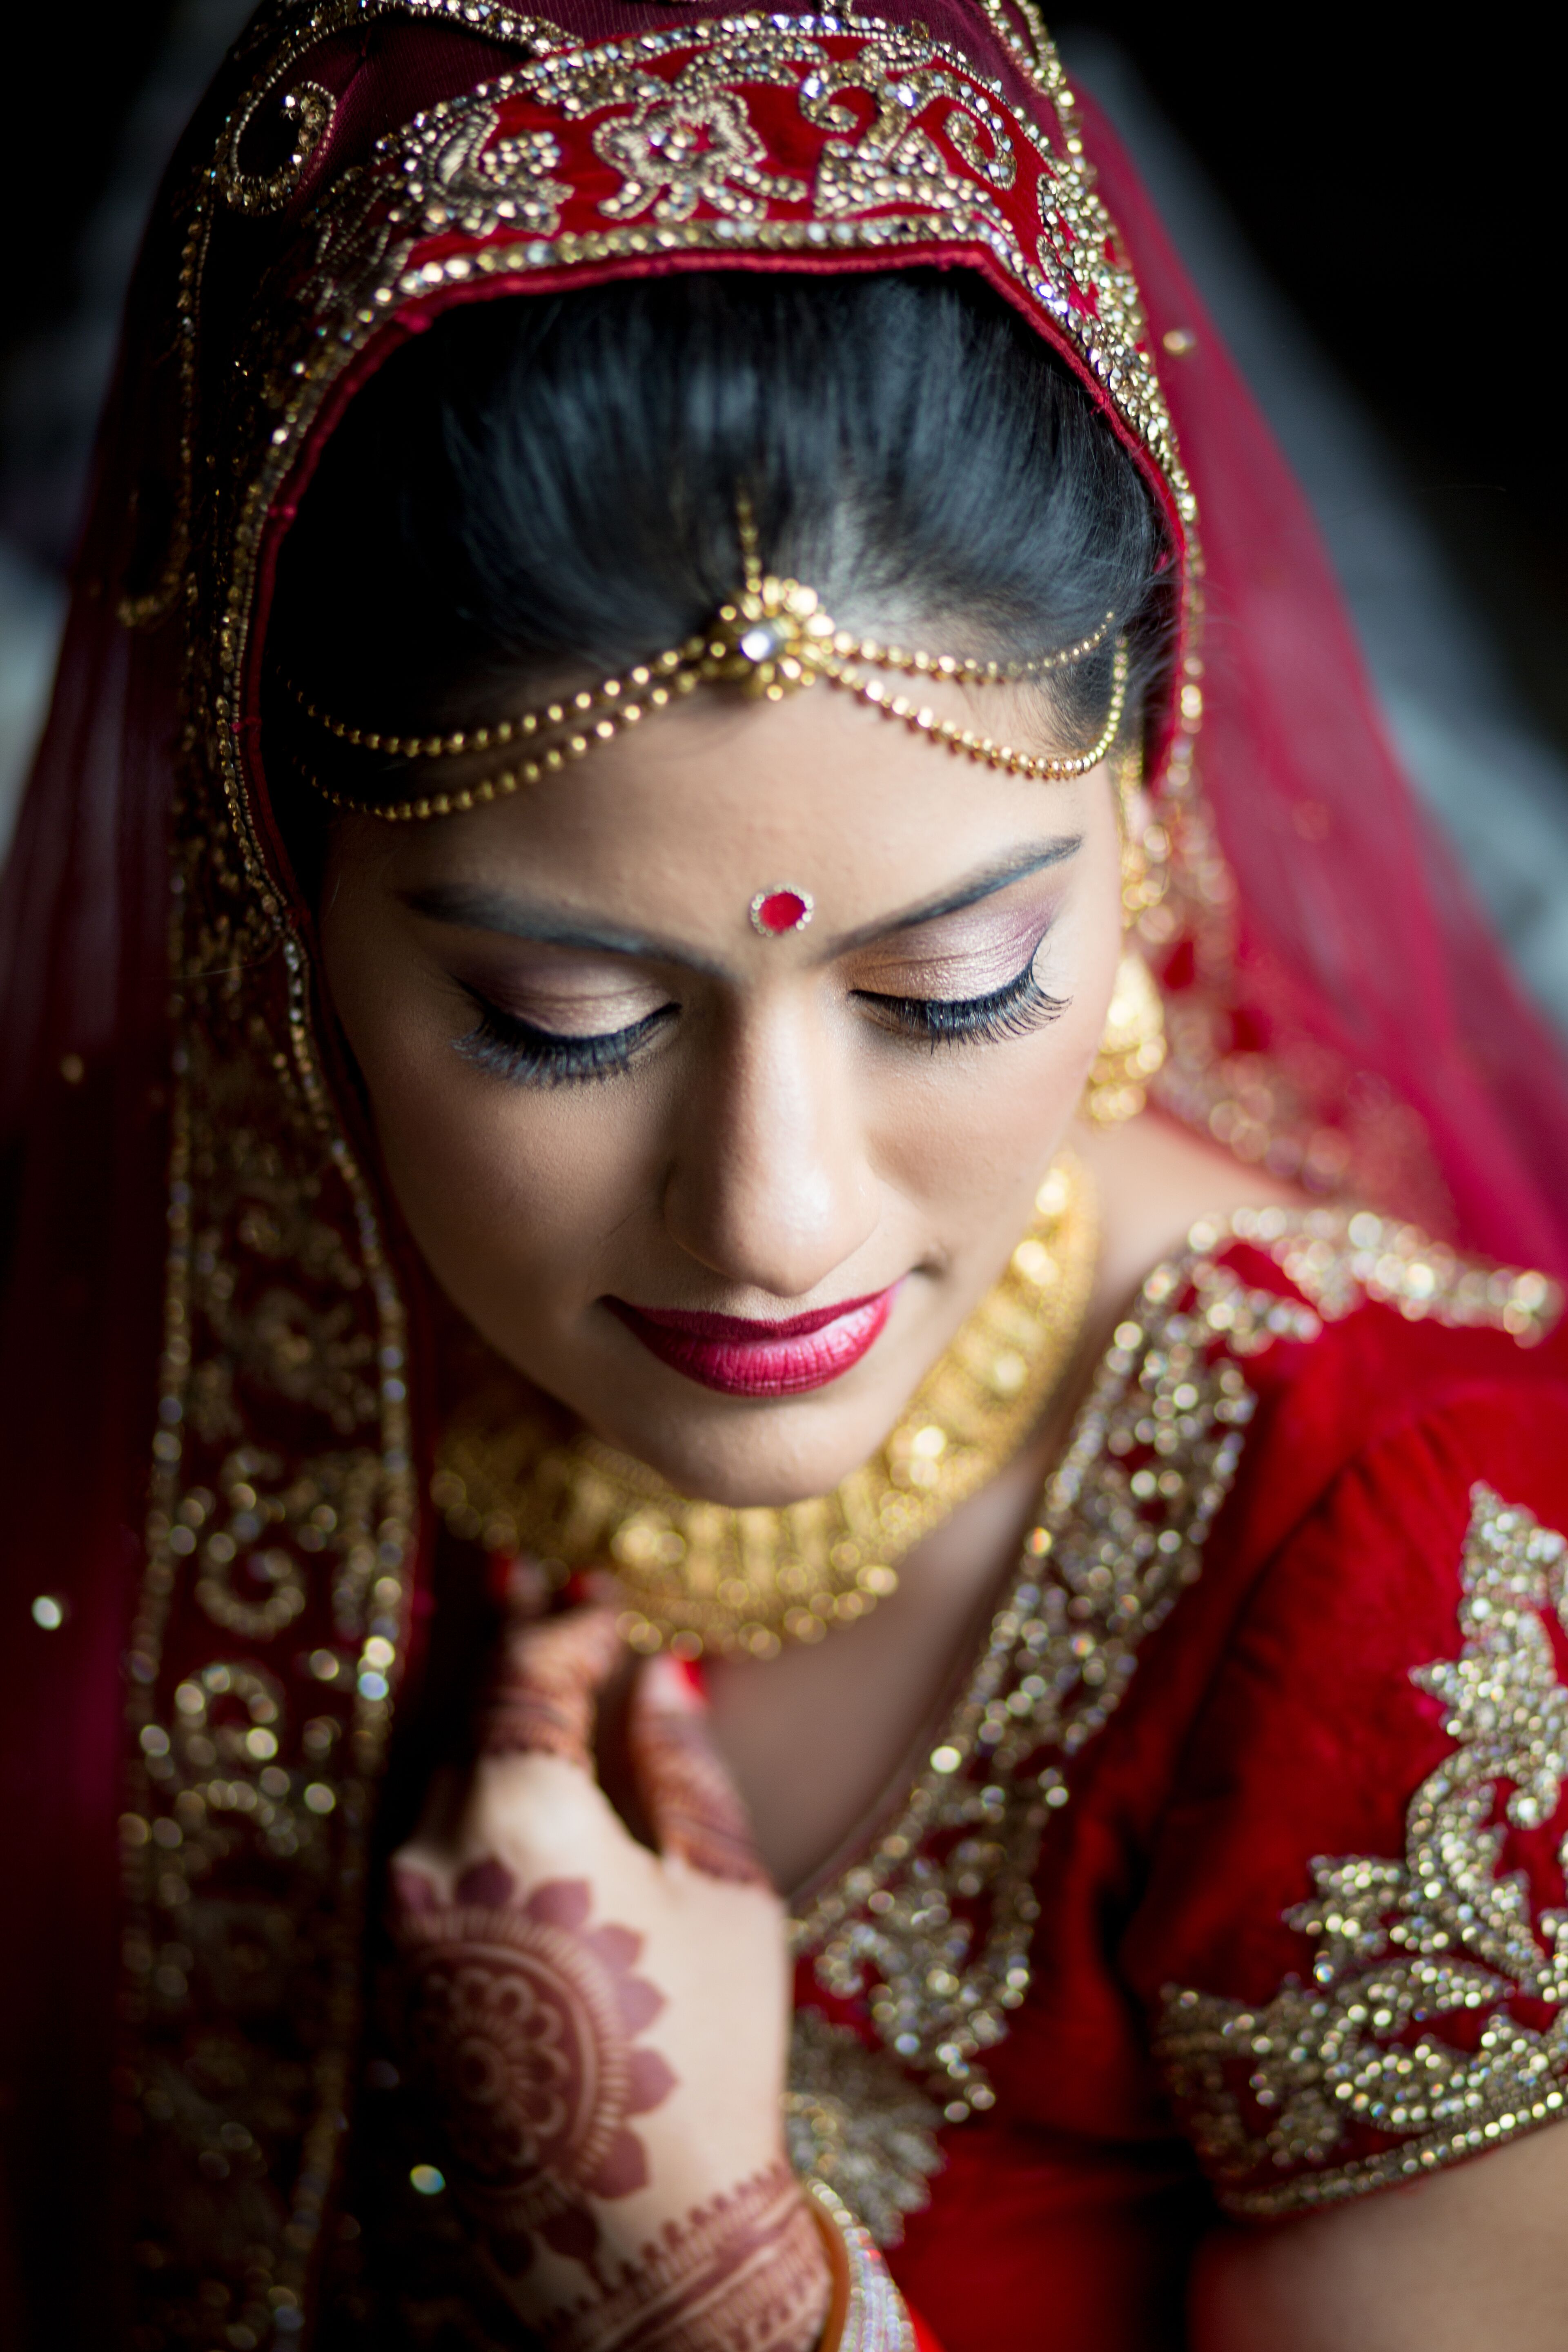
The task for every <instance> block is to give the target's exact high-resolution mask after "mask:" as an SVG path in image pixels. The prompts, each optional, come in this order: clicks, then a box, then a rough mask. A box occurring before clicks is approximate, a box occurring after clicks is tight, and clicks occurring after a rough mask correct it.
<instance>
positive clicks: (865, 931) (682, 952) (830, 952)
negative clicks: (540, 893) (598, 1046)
mask: <svg viewBox="0 0 1568 2352" xmlns="http://www.w3.org/2000/svg"><path fill="white" fill-rule="evenodd" d="M1082 846H1083V835H1081V834H1068V835H1062V836H1061V837H1060V838H1059V839H1058V840H1055V841H1047V842H1038V843H1031V844H1030V845H1028V846H1026V847H1025V848H1022V849H1016V850H1013V851H1010V852H1009V854H1008V855H1007V856H1005V857H1004V858H1001V859H998V860H997V861H996V862H995V863H994V864H993V865H990V866H984V867H983V868H982V869H981V871H980V872H979V873H977V874H973V875H972V876H970V877H969V879H968V880H967V881H964V882H961V883H959V884H957V885H956V887H954V888H952V889H951V890H944V891H942V893H941V894H940V896H938V897H937V898H928V899H923V900H922V901H921V904H920V905H918V906H915V907H906V908H903V909H902V910H901V911H900V913H898V914H895V915H884V916H880V917H879V919H877V921H875V922H873V923H867V924H863V925H862V926H861V928H860V929H858V930H854V931H846V932H843V933H841V934H840V935H839V937H838V938H837V939H834V940H827V941H826V942H825V943H824V945H823V947H822V949H821V950H820V951H819V954H818V956H817V957H816V959H815V960H816V961H819V962H822V963H830V962H831V961H833V960H834V958H835V957H837V956H841V955H846V954H847V953H849V952H850V951H851V950H853V949H856V948H863V947H869V946H871V945H872V944H874V943H875V942H876V941H877V940H885V939H890V938H891V937H892V936H893V935H894V933H895V932H898V931H907V930H912V929H915V928H916V926H917V925H919V924H921V923H934V922H937V921H939V920H940V919H941V918H942V916H943V915H957V914H961V913H962V912H963V909H964V908H966V907H973V906H978V905H979V903H980V902H981V900H982V899H984V898H993V897H994V895H995V893H996V892H997V891H998V890H1005V889H1006V887H1008V885H1009V883H1013V882H1021V881H1023V880H1024V878H1025V877H1026V876H1027V875H1030V874H1039V873H1043V872H1044V871H1045V870H1046V868H1047V867H1048V866H1059V865H1061V864H1063V863H1064V861H1065V860H1066V859H1068V858H1069V857H1071V856H1075V855H1076V854H1077V852H1078V851H1079V849H1080V848H1081V847H1082ZM401 895H402V898H403V903H404V905H405V907H407V908H410V909H411V910H412V912H413V913H415V914H416V915H423V916H425V917H426V919H428V920H429V921H431V922H433V923H449V924H451V925H453V926H454V927H455V928H457V929H462V930H478V931H497V932H499V933H500V935H501V936H502V937H503V938H505V939H509V940H529V941H530V942H531V943H534V944H537V945H538V946H541V947H556V948H581V949H583V950H586V951H587V952H588V953H590V954H597V955H622V956H635V957H637V958H639V959H641V960H642V961H646V962H652V963H671V964H676V965H679V967H681V968H682V969H683V970H685V971H697V972H702V973H705V974H706V975H707V976H708V977H710V978H711V979H716V980H722V979H724V978H725V977H726V976H727V974H726V968H725V966H724V965H723V964H721V963H719V962H716V961H714V960H713V959H712V958H711V957H710V956H703V955H699V954H696V953H695V952H694V951H693V950H691V949H690V948H688V947H679V946H677V945H675V943H674V942H673V941H671V940H661V939H657V938H655V937H654V936H653V935H652V934H650V933H648V932H646V931H629V930H623V929H621V928H620V927H619V926H618V925H615V924H605V923H597V922H593V921H585V922H577V921H574V920H573V919H572V918H571V917H569V916H564V915H561V914H558V913H555V912H554V911H552V909H550V908H543V907H535V906H530V905H529V903H528V902H527V901H526V900H525V899H522V898H513V897H512V896H511V894H510V891H505V890H490V889H486V888H484V887H480V886H478V885H475V884H473V883H468V882H437V883H432V884H431V885H429V886H428V887H426V888H425V889H423V890H407V891H404V892H403V893H402V894H401Z"/></svg>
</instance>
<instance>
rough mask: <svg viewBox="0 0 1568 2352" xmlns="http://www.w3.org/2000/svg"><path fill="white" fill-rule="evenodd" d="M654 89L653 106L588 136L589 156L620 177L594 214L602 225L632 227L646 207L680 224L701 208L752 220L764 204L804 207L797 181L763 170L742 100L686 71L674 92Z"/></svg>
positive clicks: (659, 85) (646, 103)
mask: <svg viewBox="0 0 1568 2352" xmlns="http://www.w3.org/2000/svg"><path fill="white" fill-rule="evenodd" d="M654 87H655V89H657V90H658V97H657V98H655V97H649V98H646V99H644V100H643V102H642V104H641V105H640V106H639V107H638V108H637V110H636V112H635V113H632V114H627V115H621V116H618V117H617V118H616V120H615V121H611V122H602V123H601V124H600V125H599V128H598V129H597V130H596V131H595V133H594V152H595V154H597V155H601V156H603V158H604V160H605V163H613V164H614V165H615V166H616V170H617V171H619V172H621V173H623V174H624V175H625V181H624V184H623V186H622V187H621V188H620V189H619V190H618V191H617V193H616V194H615V195H613V196H606V197H605V201H604V203H603V204H602V205H600V206H599V210H600V211H601V212H602V213H603V214H604V215H605V219H606V220H636V219H637V215H638V214H639V213H645V212H647V210H648V208H649V206H650V205H651V206H652V208H653V217H654V219H655V220H658V221H686V220H689V219H690V218H691V215H692V214H693V213H694V212H695V211H696V210H697V207H698V205H700V204H709V205H712V207H713V209H714V211H715V212H716V213H721V214H724V215H727V216H728V217H729V218H731V219H744V220H752V219H758V218H760V217H761V216H762V215H763V211H764V210H765V208H766V207H767V205H770V204H786V205H794V204H800V203H802V202H803V201H804V199H805V193H806V192H805V183H804V182H803V181H800V180H790V179H784V178H782V177H781V176H780V175H779V174H777V173H772V172H765V171H763V168H762V166H763V163H764V162H765V161H766V158H767V149H766V147H765V146H764V145H763V142H762V140H761V139H759V138H758V136H757V133H756V132H755V131H753V130H752V125H751V121H750V118H749V117H748V115H747V112H746V103H745V100H744V99H743V98H739V97H734V96H731V95H729V94H727V93H726V92H725V91H723V90H721V89H711V88H710V87H709V77H708V76H707V75H706V74H700V75H696V76H694V75H693V71H692V69H691V68H687V70H686V72H685V73H683V74H681V75H680V76H679V79H677V80H676V81H675V82H674V83H673V84H668V85H667V84H666V83H664V82H655V84H654Z"/></svg>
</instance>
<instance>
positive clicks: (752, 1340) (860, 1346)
mask: <svg viewBox="0 0 1568 2352" xmlns="http://www.w3.org/2000/svg"><path fill="white" fill-rule="evenodd" d="M897 1292H898V1285H897V1283H894V1284H892V1285H891V1286H889V1288H888V1289H887V1290H879V1292H878V1293H877V1295H876V1297H874V1298H856V1299H851V1300H850V1301H849V1302H848V1303H847V1305H846V1306H844V1307H837V1308H835V1309H834V1310H832V1311H831V1313H830V1314H829V1316H828V1317H827V1318H826V1319H824V1318H820V1317H817V1316H813V1315H802V1316H797V1317H796V1318H795V1320H794V1321H793V1322H789V1323H754V1322H751V1321H748V1320H745V1319H742V1318H741V1317H739V1316H734V1315H683V1314H679V1313H677V1312H676V1311H675V1310H674V1309H672V1308H668V1307H628V1306H627V1304H626V1300H625V1299H624V1298H609V1299H606V1300H605V1305H606V1306H607V1307H609V1309H610V1312H611V1313H612V1314H613V1315H615V1316H616V1317H618V1318H619V1319H620V1321H621V1322H623V1323H624V1324H625V1325H626V1329H627V1330H628V1331H629V1332H631V1334H632V1335H633V1337H634V1338H635V1339H640V1340H641V1341H642V1343H643V1346H644V1347H645V1348H646V1349H647V1350H648V1353H649V1354H650V1355H654V1356H657V1357H658V1360H659V1361H660V1363H663V1364H668V1365H669V1366H670V1367H671V1369H672V1370H675V1371H678V1372H684V1374H685V1375H686V1378H687V1379H688V1380H689V1381H698V1382H699V1383H700V1386H702V1387H703V1388H705V1389H717V1390H719V1391H720V1392H721V1395H724V1396H773V1397H777V1396H800V1395H802V1394H804V1393H805V1391H807V1390H808V1389H823V1388H826V1386H827V1384H828V1382H829V1381H837V1380H841V1379H842V1378H843V1376H844V1374H845V1373H846V1372H847V1371H848V1370H850V1369H851V1367H852V1366H853V1365H856V1364H858V1362H859V1360H860V1359H861V1357H862V1356H863V1355H865V1354H866V1353H867V1351H868V1349H870V1348H872V1347H874V1346H875V1344H876V1342H877V1340H878V1339H879V1338H880V1336H881V1332H882V1327H883V1325H884V1324H885V1323H886V1322H887V1319H888V1317H889V1314H890V1313H891V1312H892V1306H893V1300H894V1297H895V1296H896V1295H897Z"/></svg>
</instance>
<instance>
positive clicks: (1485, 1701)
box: [1162, 1485, 1568, 2215]
mask: <svg viewBox="0 0 1568 2352" xmlns="http://www.w3.org/2000/svg"><path fill="white" fill-rule="evenodd" d="M1471 1506H1472V1508H1471V1518H1470V1526H1469V1532H1468V1537H1467V1538H1466V1543H1465V1551H1464V1561H1463V1571H1462V1572H1463V1585H1464V1592H1463V1599H1462V1601H1461V1602H1460V1606H1459V1626H1460V1631H1461V1633H1462V1634H1463V1636H1464V1647H1463V1649H1462V1651H1461V1653H1460V1654H1459V1656H1458V1658H1457V1659H1453V1660H1441V1659H1440V1660H1438V1661H1437V1662H1436V1664H1431V1665H1427V1666H1422V1667H1418V1668H1416V1669H1415V1672H1414V1674H1413V1676H1412V1679H1413V1680H1414V1681H1415V1683H1416V1685H1418V1686H1419V1687H1420V1688H1421V1689H1423V1690H1426V1691H1429V1692H1430V1693H1431V1694H1432V1696H1434V1697H1435V1698H1437V1699H1439V1700H1440V1701H1441V1702H1442V1703H1443V1705H1444V1707H1445V1708H1446V1710H1447V1713H1446V1716H1445V1720H1444V1726H1443V1727H1444V1729H1445V1731H1446V1732H1447V1735H1448V1737H1449V1738H1451V1739H1452V1740H1454V1741H1455V1742H1456V1747H1455V1751H1454V1753H1453V1754H1452V1755H1451V1756H1449V1757H1447V1759H1445V1760H1444V1762H1443V1763H1442V1764H1441V1765H1440V1766H1439V1767H1438V1768H1437V1769H1436V1771H1435V1772H1432V1773H1430V1774H1429V1775H1428V1776H1427V1778H1426V1780H1424V1781H1423V1782H1422V1784H1421V1786H1420V1788H1419V1789H1417V1790H1416V1791H1415V1796H1414V1797H1413V1798H1412V1800H1411V1802H1410V1808H1409V1811H1408V1813H1407V1814H1406V1817H1405V1819H1406V1836H1405V1857H1404V1860H1403V1861H1394V1860H1390V1859H1384V1858H1382V1857H1379V1856H1376V1855H1354V1856H1352V1857H1349V1858H1348V1859H1347V1858H1341V1859H1330V1858H1327V1857H1324V1856H1319V1857H1318V1858H1317V1859H1316V1860H1315V1861H1314V1862H1313V1864H1312V1865H1311V1868H1312V1877H1313V1881H1314V1885H1315V1887H1316V1893H1315V1895H1313V1897H1312V1898H1311V1899H1310V1901H1308V1902H1306V1903H1303V1904H1300V1905H1299V1906H1297V1908H1296V1909H1294V1910H1293V1911H1291V1912H1289V1913H1288V1914H1287V1915H1286V1916H1287V1922H1288V1924H1289V1926H1290V1927H1294V1928H1295V1929H1296V1930H1297V1931H1298V1932H1299V1933H1300V1934H1301V1935H1303V1936H1310V1937H1311V1938H1312V1941H1313V1944H1314V1946H1315V1948H1316V1950H1315V1958H1314V1960H1313V1965H1312V1980H1311V1982H1310V1984H1304V1983H1301V1982H1300V1981H1299V1980H1297V1979H1291V1980H1290V1981H1289V1982H1287V1983H1286V1984H1285V1985H1284V1986H1283V1987H1282V1988H1281V1990H1279V1993H1277V1994H1276V1996H1275V1998H1274V1999H1273V2000H1271V2001H1269V2002H1268V2004H1267V2005H1266V2006H1265V2007H1262V2008H1253V2009H1249V2008H1247V2006H1246V2005H1245V2004H1244V2003H1242V2002H1240V2001H1235V2000H1224V1999H1221V1998H1220V1997H1219V1996H1217V1995H1215V1994H1213V1993H1205V1992H1196V1991H1192V1990H1175V1989H1173V1990H1171V1991H1170V1992H1169V1993H1168V1994H1167V1996H1166V2000H1165V2009H1164V2017H1163V2029H1162V2052H1163V2059H1164V2063H1165V2065H1166V2067H1167V2070H1168V2073H1169V2074H1170V2078H1171V2081H1172V2084H1173V2088H1174V2090H1175V2092H1176V2095H1177V2096H1178V2098H1179V2099H1180V2100H1181V2102H1182V2104H1183V2105H1184V2108H1185V2109H1186V2110H1187V2112H1188V2114H1189V2116H1190V2119H1191V2124H1192V2128H1193V2131H1194V2138H1195V2140H1196V2144H1197V2147H1198V2149H1199V2152H1200V2154H1201V2155H1202V2157H1203V2158H1204V2160H1205V2165H1206V2166H1207V2168H1209V2170H1210V2171H1211V2172H1212V2173H1213V2175H1214V2176H1215V2179H1216V2181H1217V2182H1218V2184H1219V2186H1220V2189H1221V2193H1222V2195H1223V2196H1224V2199H1225V2201H1226V2204H1227V2205H1228V2206H1229V2207H1230V2209H1231V2210H1233V2211H1235V2212H1237V2213H1247V2214H1260V2215H1261V2214H1270V2213H1282V2212H1289V2211H1292V2210H1298V2209H1300V2208H1303V2207H1307V2206H1313V2205H1321V2204H1327V2203H1330V2202H1331V2201H1333V2200H1337V2199H1339V2198H1342V2197H1348V2196H1353V2195H1354V2194H1355V2193H1356V2192H1357V2191H1358V2190H1360V2189H1365V2188H1369V2187H1375V2186H1376V2185H1378V2184H1379V2183H1381V2182H1384V2181H1389V2180H1399V2179H1409V2178H1412V2177H1418V2176H1419V2175H1421V2174H1422V2173H1424V2172H1428V2171H1431V2170H1434V2169H1436V2168H1438V2167H1440V2166H1442V2165H1445V2164H1448V2163H1452V2162H1453V2161H1455V2160H1456V2159H1457V2158H1462V2157H1466V2156H1468V2155H1470V2154H1472V2153H1473V2152H1474V2151H1475V2150H1476V2149H1478V2148H1482V2147H1494V2146H1496V2145H1497V2144H1498V2143H1499V2142H1500V2141H1501V2140H1504V2139H1507V2138H1509V2137H1513V2136H1515V2135H1517V2134H1518V2133H1520V2132H1522V2131H1528V2130H1529V2129H1531V2126H1535V2125H1538V2124H1542V2123H1546V2122H1550V2121H1552V2119H1553V2118H1555V2117H1558V2116H1563V2115H1565V2114H1568V2100H1565V2097H1564V2093H1563V2087H1562V2085H1563V2078H1564V2076H1565V2075H1568V2007H1565V2006H1564V2004H1568V1911H1561V1910H1536V1909H1534V1907H1533V1906H1532V1904H1531V1895H1530V1888H1529V1885H1528V1882H1527V1880H1526V1878H1525V1876H1524V1874H1523V1873H1522V1872H1520V1871H1501V1870H1500V1862H1501V1859H1502V1853H1503V1845H1504V1840H1505V1837H1506V1834H1507V1831H1508V1829H1509V1827H1510V1826H1512V1827H1513V1828H1516V1829H1521V1830H1533V1829H1539V1828H1540V1827H1542V1825H1543V1824H1544V1823H1546V1822H1550V1821H1551V1820H1552V1817H1553V1815H1554V1814H1555V1813H1556V1812H1557V1811H1558V1809H1559V1806H1560V1804H1561V1801H1562V1797H1563V1781H1564V1780H1565V1779H1568V1689H1565V1688H1564V1687H1563V1682H1562V1680H1561V1678H1560V1676H1559V1674H1558V1669H1557V1661H1556V1657H1555V1655H1554V1653H1553V1647H1552V1635H1551V1633H1550V1632H1549V1630H1548V1628H1549V1625H1550V1624H1551V1623H1552V1622H1555V1623H1556V1624H1557V1625H1558V1626H1559V1627H1564V1628H1568V1542H1565V1541H1564V1538H1563V1537H1562V1536H1561V1535H1558V1534H1555V1533H1553V1532H1552V1530H1551V1529H1550V1528H1542V1527H1540V1526H1538V1524H1537V1523H1536V1521H1535V1520H1534V1519H1533V1518H1532V1517H1531V1514H1530V1513H1529V1512H1528V1511H1526V1510H1522V1509H1521V1508H1519V1507H1517V1506H1511V1507H1510V1506H1509V1505H1507V1504H1505V1503H1503V1502H1502V1501H1501V1500H1500V1498H1499V1496H1497V1495H1495V1494H1494V1493H1493V1492H1492V1491H1491V1489H1490V1488H1489V1487H1488V1486H1483V1485H1477V1486H1475V1487H1474V1488H1473V1489H1472V1490H1471ZM1521 2001H1522V2002H1525V2003H1529V2004H1531V2005H1533V2004H1544V2005H1545V2006H1547V2007H1548V2008H1552V2009H1556V2010H1557V2011H1559V2014H1558V2015H1557V2016H1556V2017H1555V2018H1554V2019H1552V2021H1550V2022H1549V2023H1546V2024H1544V2025H1542V2024H1541V2023H1539V2022H1536V2023H1531V2022H1526V2021H1522V2020H1521V2018H1520V2017H1519V2016H1518V2015H1517V2014H1516V2013H1515V2006H1514V2005H1515V2004H1517V2003H1519V2002H1521ZM1478 2020H1479V2021H1480V2024H1479V2033H1478V2032H1477V2031H1476V2021H1478ZM1359 2133H1369V2134H1372V2135H1374V2136H1375V2137H1376V2139H1378V2140H1381V2141H1382V2142H1384V2146H1382V2147H1373V2151H1372V2152H1371V2153H1363V2154H1355V2153H1352V2135H1356V2134H1359ZM1262 2167H1268V2168H1275V2169H1278V2170H1279V2171H1280V2172H1289V2173H1290V2174H1291V2175H1292V2176H1293V2177H1292V2178H1290V2179H1289V2180H1287V2181H1284V2182H1282V2183H1281V2184H1279V2185H1278V2186H1277V2185H1275V2184H1273V2183H1269V2182H1268V2181H1267V2180H1266V2181H1265V2183H1264V2184H1263V2185H1261V2186H1259V2185H1258V2184H1257V2182H1256V2180H1255V2175H1256V2174H1257V2173H1258V2169H1259V2168H1262Z"/></svg>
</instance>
